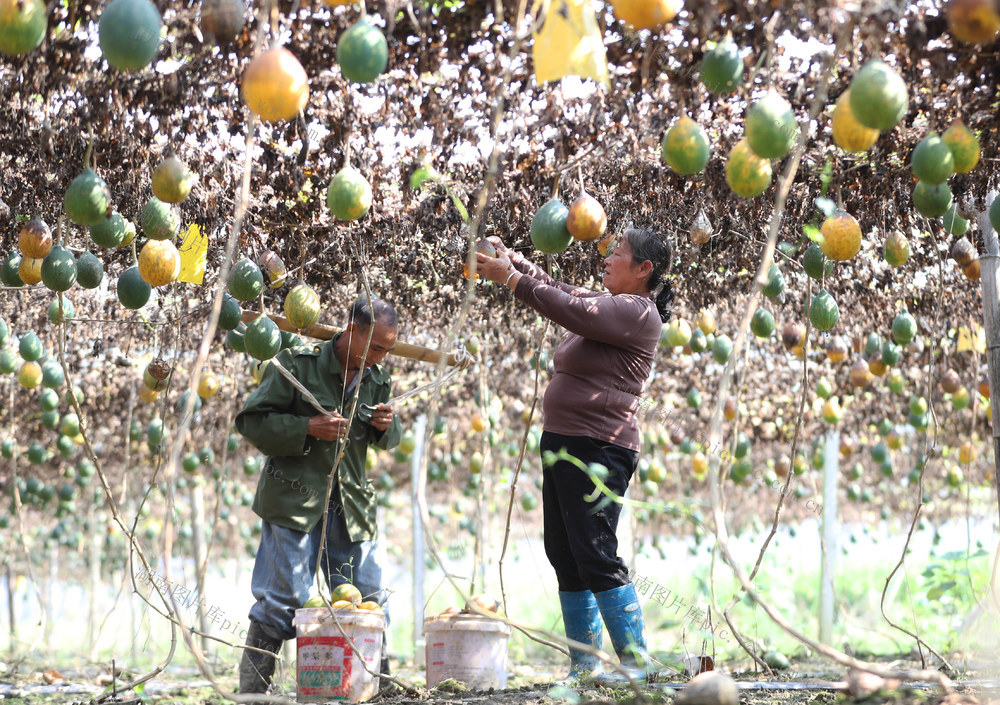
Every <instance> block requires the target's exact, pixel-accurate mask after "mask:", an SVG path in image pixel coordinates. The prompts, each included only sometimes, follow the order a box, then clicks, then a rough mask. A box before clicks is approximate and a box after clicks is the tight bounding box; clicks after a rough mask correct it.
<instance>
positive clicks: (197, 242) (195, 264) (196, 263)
mask: <svg viewBox="0 0 1000 705" xmlns="http://www.w3.org/2000/svg"><path fill="white" fill-rule="evenodd" d="M180 253H181V273H180V274H178V275H177V281H182V282H187V283H188V284H201V283H202V281H204V279H205V257H206V255H207V253H208V238H207V237H206V236H205V235H203V234H202V232H201V227H199V226H198V225H197V224H195V223H192V224H191V226H190V227H189V228H188V229H187V232H185V233H184V239H183V241H182V242H181V246H180Z"/></svg>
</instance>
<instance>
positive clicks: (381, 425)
mask: <svg viewBox="0 0 1000 705" xmlns="http://www.w3.org/2000/svg"><path fill="white" fill-rule="evenodd" d="M391 423H392V407H391V406H389V405H388V404H379V405H378V406H376V407H375V411H373V412H372V420H371V425H372V427H373V428H376V429H378V430H379V431H384V430H386V429H387V428H389V425H390V424H391Z"/></svg>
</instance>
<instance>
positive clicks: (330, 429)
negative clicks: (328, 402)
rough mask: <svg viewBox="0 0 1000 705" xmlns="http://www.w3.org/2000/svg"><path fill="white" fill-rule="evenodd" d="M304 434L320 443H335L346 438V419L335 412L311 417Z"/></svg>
mask: <svg viewBox="0 0 1000 705" xmlns="http://www.w3.org/2000/svg"><path fill="white" fill-rule="evenodd" d="M306 433H307V434H309V435H310V436H314V437H315V438H318V439H320V440H321V441H337V440H340V439H341V438H346V437H347V419H345V418H344V417H343V416H341V415H340V414H338V413H337V412H336V411H332V412H330V413H329V414H320V415H317V416H313V417H312V418H310V419H309V428H308V430H307V431H306Z"/></svg>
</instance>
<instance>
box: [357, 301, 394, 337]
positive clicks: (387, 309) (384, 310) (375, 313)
mask: <svg viewBox="0 0 1000 705" xmlns="http://www.w3.org/2000/svg"><path fill="white" fill-rule="evenodd" d="M372 321H385V323H386V324H387V325H390V326H397V325H399V316H398V315H396V309H394V308H393V307H392V304H390V303H389V302H388V301H385V300H383V299H372V301H371V306H369V305H368V297H367V296H362V297H360V298H359V299H358V300H357V301H355V302H354V305H353V306H351V311H350V314H349V315H348V318H347V323H348V325H350V324H351V323H357V324H358V327H359V328H363V329H365V330H367V329H368V326H370V325H371V324H372Z"/></svg>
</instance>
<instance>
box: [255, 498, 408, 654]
mask: <svg viewBox="0 0 1000 705" xmlns="http://www.w3.org/2000/svg"><path fill="white" fill-rule="evenodd" d="M322 530H323V521H322V520H320V521H319V523H318V524H316V526H315V527H314V528H313V530H312V531H310V532H308V533H306V532H304V531H296V530H295V529H286V528H285V527H283V526H277V525H276V524H271V523H268V522H266V521H265V522H263V527H262V529H261V536H260V548H259V549H258V550H257V558H256V560H255V561H254V565H253V576H252V577H251V579H250V589H251V591H252V592H253V596H254V597H255V598H256V599H257V602H256V604H254V606H253V607H251V608H250V619H252V620H254V621H256V622H260V623H261V625H262V626H263V627H264V629H265V631H267V632H270V633H271V635H272V636H273V637H274V638H280V639H294V638H295V627H293V626H292V618H293V617H294V616H295V610H296V609H298V608H300V607H302V605H303V604H305V601H306V600H308V599H309V588H310V587H311V586H312V584H313V581H314V580H315V576H316V562H317V557H318V556H319V545H320V538H321V536H322V533H321V532H322ZM375 545H376V542H375V541H350V540H348V537H347V528H346V525H345V524H344V517H343V512H339V513H338V512H336V511H334V510H333V509H332V508H331V510H330V514H329V522H328V525H327V531H326V547H325V549H324V552H323V560H322V565H323V574H324V575H325V576H326V580H327V585H329V586H330V589H331V590H332V589H333V588H335V587H336V586H338V585H340V584H341V583H348V582H349V583H352V584H353V585H354V586H355V587H356V588H358V590H360V591H361V595H362V597H363V598H364V599H365V600H375V601H377V602H378V603H379V604H381V605H382V607H383V608H385V606H386V605H385V600H386V597H387V595H386V593H385V592H384V591H383V590H382V566H380V565H379V564H378V562H377V561H376V558H375ZM388 619H389V614H388V610H387V611H386V621H388Z"/></svg>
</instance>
